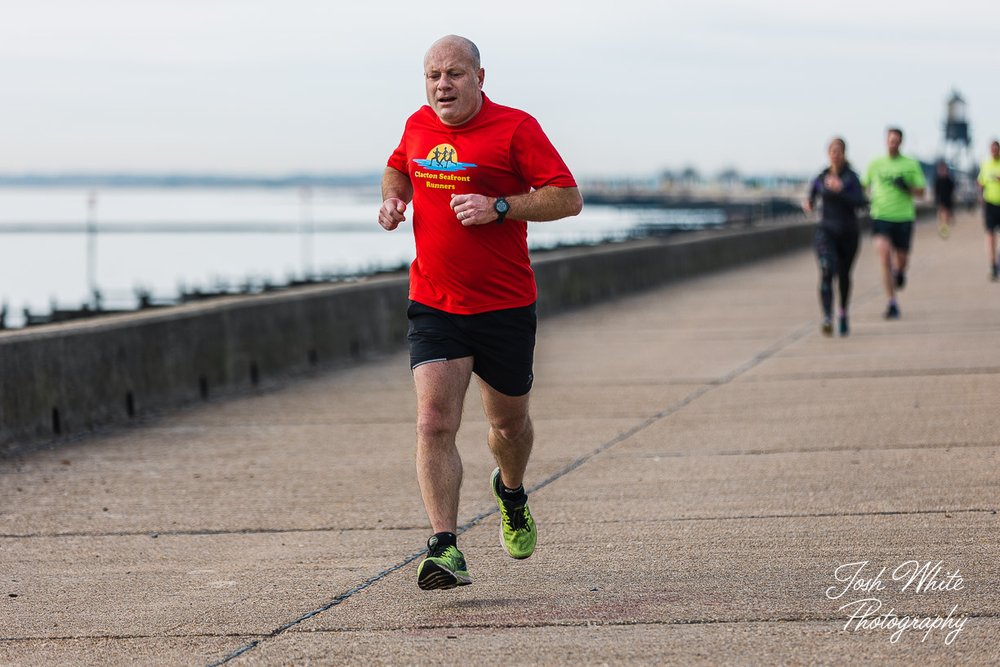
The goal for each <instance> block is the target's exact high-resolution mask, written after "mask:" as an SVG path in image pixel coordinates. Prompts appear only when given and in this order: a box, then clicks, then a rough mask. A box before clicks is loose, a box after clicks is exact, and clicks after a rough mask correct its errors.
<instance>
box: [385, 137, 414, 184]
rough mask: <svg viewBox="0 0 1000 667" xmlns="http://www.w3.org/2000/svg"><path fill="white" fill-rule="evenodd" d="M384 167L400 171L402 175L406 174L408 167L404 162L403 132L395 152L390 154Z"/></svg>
mask: <svg viewBox="0 0 1000 667" xmlns="http://www.w3.org/2000/svg"><path fill="white" fill-rule="evenodd" d="M386 166H388V167H392V168H393V169H395V170H396V171H401V172H403V173H404V174H405V173H407V169H408V166H409V165H407V162H406V132H405V131H404V132H403V136H402V138H400V140H399V145H398V146H396V150H394V151H393V152H392V155H390V156H389V161H388V162H387V163H386Z"/></svg>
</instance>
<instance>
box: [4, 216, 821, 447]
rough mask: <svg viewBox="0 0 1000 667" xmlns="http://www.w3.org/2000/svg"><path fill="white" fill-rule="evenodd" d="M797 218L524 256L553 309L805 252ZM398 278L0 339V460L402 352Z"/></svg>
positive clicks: (807, 228)
mask: <svg viewBox="0 0 1000 667" xmlns="http://www.w3.org/2000/svg"><path fill="white" fill-rule="evenodd" d="M813 229H814V225H813V224H811V223H806V222H802V221H798V222H791V223H775V224H766V225H761V226H758V227H753V228H746V229H739V230H716V231H711V232H693V233H690V234H681V235H676V236H672V237H668V238H651V239H645V240H639V241H630V242H625V243H620V244H607V245H602V246H595V247H585V248H571V249H562V250H556V251H551V252H546V253H542V254H540V255H538V256H536V257H535V258H534V259H533V263H534V268H535V274H536V277H537V280H538V286H539V303H538V312H539V314H541V315H543V316H544V315H546V314H552V313H556V312H559V311H563V310H568V309H572V308H576V307H580V306H585V305H588V304H592V303H597V302H599V301H603V300H606V299H612V298H615V297H617V296H620V295H624V294H628V293H632V292H636V291H639V290H642V289H646V288H650V287H654V286H656V285H660V284H663V283H665V282H668V281H671V280H676V279H680V278H684V277H689V276H693V275H696V274H699V273H704V272H708V271H713V270H717V269H721V268H727V267H731V266H736V265H739V264H741V263H745V262H749V261H753V260H756V259H762V258H765V257H769V256H772V255H776V254H779V253H782V252H786V251H789V250H795V249H800V248H803V247H805V246H807V245H808V244H809V243H810V241H811V239H812V235H813ZM406 292H407V278H406V276H405V275H397V276H384V277H375V278H370V279H365V280H361V281H358V282H356V283H341V284H333V285H323V286H314V287H305V288H301V289H296V290H290V291H288V292H283V293H277V294H265V295H254V296H237V297H224V298H220V299H218V300H212V301H208V302H200V303H193V304H188V305H184V306H178V307H175V308H166V309H160V310H156V311H152V312H137V313H129V314H125V315H119V316H110V317H106V318H101V319H97V320H90V321H78V322H71V323H66V324H58V325H51V326H42V327H37V328H33V329H30V330H22V331H11V332H4V333H0V454H4V455H10V454H13V453H16V452H18V451H22V450H26V449H28V448H30V447H31V446H37V445H39V444H43V443H46V442H49V441H52V440H55V439H59V438H64V437H67V436H73V435H78V434H83V433H87V432H90V431H93V430H95V429H98V428H101V427H104V426H109V425H113V424H123V423H128V422H129V421H131V420H134V419H136V418H137V417H140V416H145V415H151V414H156V413H159V412H162V411H165V410H169V409H171V408H176V407H180V406H183V405H185V404H190V403H193V402H197V401H202V400H206V399H209V398H211V397H216V396H222V395H226V394H231V393H234V392H240V391H246V390H250V389H253V388H254V387H255V386H258V385H260V384H261V383H265V382H270V381H274V380H276V379H279V378H283V377H289V376H294V375H297V374H302V373H305V372H308V371H309V370H311V369H314V368H316V367H319V366H326V367H328V366H331V365H335V364H347V363H354V362H359V361H362V360H364V359H365V358H368V357H370V356H372V355H377V354H382V353H386V352H392V351H396V350H399V349H402V347H403V346H404V344H405V334H406V328H407V322H406V318H405V316H404V313H405V308H406V302H407V299H406Z"/></svg>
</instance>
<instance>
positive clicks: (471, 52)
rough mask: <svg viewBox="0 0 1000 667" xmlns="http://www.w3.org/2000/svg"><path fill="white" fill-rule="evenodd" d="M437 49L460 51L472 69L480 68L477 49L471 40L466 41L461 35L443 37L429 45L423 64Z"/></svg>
mask: <svg viewBox="0 0 1000 667" xmlns="http://www.w3.org/2000/svg"><path fill="white" fill-rule="evenodd" d="M437 49H460V50H462V51H464V52H465V55H466V56H467V57H468V59H469V61H470V64H471V65H472V68H473V69H477V70H478V69H480V68H481V67H482V64H481V62H480V58H479V47H477V46H476V45H475V43H474V42H473V41H472V40H471V39H467V38H465V37H462V36H461V35H445V36H444V37H442V38H441V39H439V40H438V41H436V42H434V43H433V44H431V48H429V49H427V54H426V55H425V56H424V63H426V62H427V59H428V58H429V57H430V56H431V54H432V53H433V52H434V51H435V50H437Z"/></svg>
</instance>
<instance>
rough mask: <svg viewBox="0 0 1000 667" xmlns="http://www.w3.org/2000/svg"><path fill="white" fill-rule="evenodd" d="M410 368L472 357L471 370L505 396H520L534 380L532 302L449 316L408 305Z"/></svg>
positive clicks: (407, 337)
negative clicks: (525, 304) (519, 305)
mask: <svg viewBox="0 0 1000 667" xmlns="http://www.w3.org/2000/svg"><path fill="white" fill-rule="evenodd" d="M406 316H407V317H408V318H409V320H410V329H409V331H408V332H407V334H406V340H407V341H409V343H410V368H411V369H413V368H416V367H417V366H420V365H422V364H427V363H431V362H433V361H445V360H447V359H461V358H462V357H472V358H473V364H472V371H473V372H474V373H475V374H476V375H478V376H479V377H480V379H482V381H483V382H485V383H486V384H488V385H489V386H491V387H493V388H494V389H496V390H497V391H499V392H500V393H501V394H505V395H507V396H524V395H525V394H527V393H528V392H529V391H531V384H532V382H533V380H534V376H533V375H532V364H533V363H534V357H535V329H536V324H537V318H536V316H535V304H531V305H530V306H524V307H523V308H506V309H504V310H493V311H490V312H487V313H479V314H476V315H454V314H452V313H446V312H444V311H443V310H438V309H437V308H431V307H430V306H425V305H424V304H422V303H417V302H416V301H410V306H409V308H407V310H406Z"/></svg>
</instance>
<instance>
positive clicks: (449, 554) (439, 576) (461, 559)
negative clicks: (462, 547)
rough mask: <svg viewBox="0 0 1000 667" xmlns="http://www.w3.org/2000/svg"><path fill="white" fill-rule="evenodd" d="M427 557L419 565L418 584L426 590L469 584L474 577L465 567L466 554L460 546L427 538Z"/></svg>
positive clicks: (432, 537)
mask: <svg viewBox="0 0 1000 667" xmlns="http://www.w3.org/2000/svg"><path fill="white" fill-rule="evenodd" d="M427 550H428V552H429V553H428V554H427V558H425V559H423V560H422V561H420V565H419V566H418V567H417V586H420V588H422V589H423V590H425V591H434V590H441V591H443V590H447V589H449V588H455V587H456V586H468V585H469V584H471V583H472V578H471V577H470V576H469V573H468V571H467V570H466V569H465V556H463V555H462V552H461V551H459V550H458V547H453V546H451V545H448V546H446V547H442V546H440V545H438V543H437V538H436V537H434V536H431V539H429V540H427Z"/></svg>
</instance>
